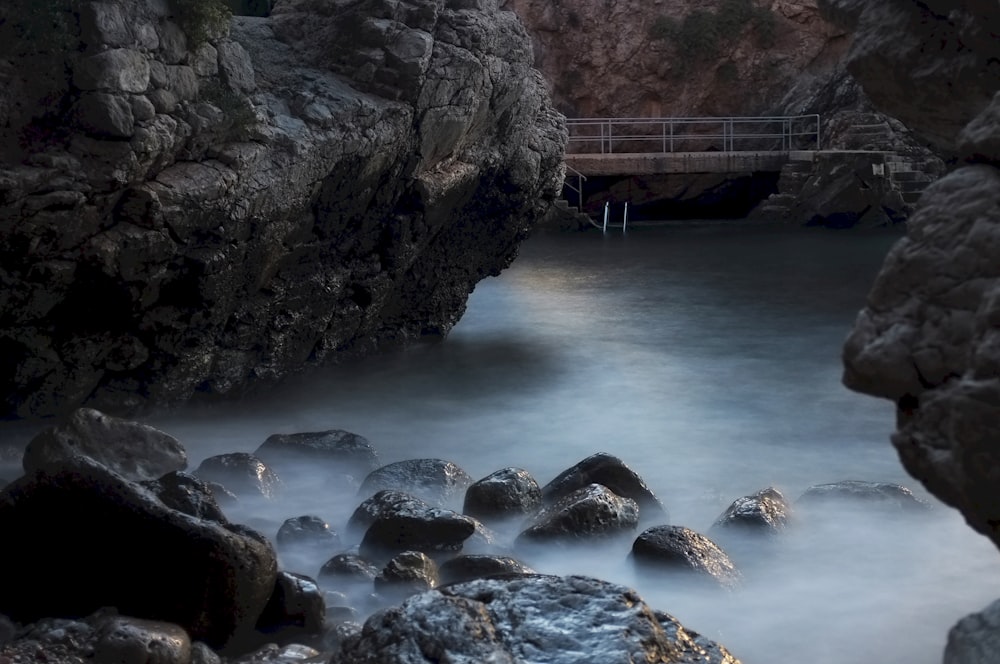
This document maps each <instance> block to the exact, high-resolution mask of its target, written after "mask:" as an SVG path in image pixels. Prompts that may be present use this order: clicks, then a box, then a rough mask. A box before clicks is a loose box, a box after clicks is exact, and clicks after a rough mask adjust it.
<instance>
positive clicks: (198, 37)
mask: <svg viewBox="0 0 1000 664" xmlns="http://www.w3.org/2000/svg"><path fill="white" fill-rule="evenodd" d="M170 7H171V9H172V11H173V13H174V20H175V21H177V24H178V25H179V26H180V27H181V30H183V31H184V34H186V35H187V36H188V39H189V40H190V41H191V46H200V45H201V44H204V43H205V42H207V41H208V40H209V39H210V38H211V37H213V36H215V35H217V34H220V33H222V32H224V31H225V29H226V26H227V25H228V24H229V19H230V18H231V17H232V12H231V11H230V10H229V6H228V5H226V3H225V2H223V1H222V0H170Z"/></svg>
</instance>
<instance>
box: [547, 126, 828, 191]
mask: <svg viewBox="0 0 1000 664" xmlns="http://www.w3.org/2000/svg"><path fill="white" fill-rule="evenodd" d="M566 124H567V128H568V130H569V144H568V145H567V150H566V165H567V166H568V167H569V168H570V172H571V173H573V174H577V175H583V176H595V175H612V176H613V175H653V174H672V173H746V172H759V171H780V170H781V167H782V166H783V165H784V164H785V163H787V162H788V161H799V160H802V161H810V160H811V159H812V155H813V153H814V152H815V151H818V150H820V118H819V115H815V114H813V115H794V116H759V117H704V118H693V117H684V118H573V119H568V120H567V121H566Z"/></svg>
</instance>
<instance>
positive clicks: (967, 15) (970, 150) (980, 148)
mask: <svg viewBox="0 0 1000 664" xmlns="http://www.w3.org/2000/svg"><path fill="white" fill-rule="evenodd" d="M823 4H824V6H825V8H826V9H827V11H829V12H830V14H831V15H834V16H836V17H838V18H841V19H842V20H845V21H846V22H850V23H851V24H852V25H853V27H854V30H855V31H856V41H855V44H854V46H853V48H852V51H851V55H850V61H849V67H850V68H851V69H852V71H855V73H856V75H857V76H858V77H859V79H860V80H861V82H862V83H863V84H864V85H865V87H866V89H867V90H868V92H869V94H870V95H871V96H872V98H873V99H875V100H876V101H878V103H880V104H881V105H882V106H883V108H884V109H885V110H888V111H890V112H892V113H898V114H899V117H900V118H902V119H903V120H905V121H906V122H907V123H909V124H911V126H912V127H913V128H914V129H915V130H916V131H918V132H920V133H921V134H922V135H923V136H924V137H925V138H926V139H927V140H928V141H930V142H932V143H933V144H934V145H936V146H938V147H939V148H941V149H943V150H947V151H950V152H952V153H953V154H954V155H956V156H957V157H958V158H968V159H970V160H972V161H981V162H984V163H980V164H975V165H969V166H964V167H961V168H958V169H957V170H955V171H953V172H952V173H950V174H948V175H946V176H945V177H944V178H942V179H941V180H939V181H938V182H936V183H935V184H934V185H932V186H931V187H930V188H928V189H927V190H926V191H925V192H924V195H923V197H922V199H921V200H920V202H919V203H918V208H917V211H916V213H915V215H914V216H913V217H912V219H911V220H910V222H909V225H908V234H907V237H906V238H904V239H903V240H901V241H900V242H899V243H898V244H897V245H896V246H895V247H894V248H893V249H892V251H891V252H890V254H889V256H888V257H887V258H886V261H885V264H884V265H883V267H882V271H881V272H880V274H879V276H878V278H877V280H876V283H875V284H874V286H873V288H872V290H871V292H870V293H869V295H868V302H867V306H866V308H865V309H864V310H863V311H862V312H861V313H860V314H859V316H858V319H857V321H856V323H855V326H854V330H853V332H852V333H851V335H850V337H849V338H848V340H847V342H846V344H845V346H844V382H845V384H847V386H848V387H851V388H853V389H855V390H858V391H862V392H866V393H869V394H873V395H876V396H881V397H885V398H888V399H892V400H893V401H895V402H896V403H897V406H898V412H899V420H898V426H897V432H896V434H895V435H894V436H893V444H894V445H895V446H896V449H897V450H898V452H899V455H900V458H901V460H902V461H903V464H904V465H905V466H906V468H907V470H908V471H909V472H910V473H911V474H912V475H914V476H915V477H917V478H918V479H920V480H921V481H922V482H923V483H924V484H925V485H926V486H927V487H928V488H929V489H930V490H931V491H932V492H933V493H934V494H935V495H937V496H938V497H939V498H941V499H942V500H944V501H945V502H946V503H948V504H951V505H953V506H955V507H957V508H959V509H960V510H961V511H962V513H963V514H964V515H965V518H966V520H967V521H968V522H969V523H970V524H971V525H972V526H973V527H974V528H975V529H976V530H978V531H979V532H981V533H983V534H985V535H987V536H989V537H990V538H992V540H993V541H994V543H996V544H998V545H1000V500H998V499H997V498H998V494H997V487H998V486H1000V484H998V480H1000V470H998V469H1000V444H998V443H1000V441H998V437H997V428H996V422H997V421H998V418H1000V370H998V369H1000V342H998V340H1000V336H998V334H997V329H998V326H1000V315H998V313H997V312H998V311H1000V170H998V169H997V164H998V161H997V156H998V155H996V154H995V153H992V148H991V146H992V145H996V141H997V140H998V138H1000V122H997V121H996V118H997V114H996V112H995V107H994V106H993V105H992V104H991V100H992V99H993V97H994V93H995V92H996V90H997V89H998V88H1000V65H998V64H997V63H996V59H995V55H996V42H995V37H993V38H992V39H985V41H984V35H989V34H993V35H995V34H997V32H998V31H1000V8H998V7H997V6H996V4H995V3H994V4H992V5H989V3H982V2H973V1H971V0H968V1H965V2H949V3H944V2H927V3H922V4H917V3H913V2H907V1H904V0H894V1H891V2H882V3H860V2H854V1H849V0H825V2H824V3H823ZM945 5H947V7H946V6H945ZM959 42H961V44H963V46H959ZM921 45H924V47H922V46H921ZM973 69H974V70H975V72H976V73H975V75H973V73H972V72H973Z"/></svg>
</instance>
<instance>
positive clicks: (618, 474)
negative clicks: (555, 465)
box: [542, 452, 666, 519]
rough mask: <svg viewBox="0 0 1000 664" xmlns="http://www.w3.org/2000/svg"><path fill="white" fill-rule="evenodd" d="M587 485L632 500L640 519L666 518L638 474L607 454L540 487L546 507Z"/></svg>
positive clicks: (582, 462)
mask: <svg viewBox="0 0 1000 664" xmlns="http://www.w3.org/2000/svg"><path fill="white" fill-rule="evenodd" d="M588 484H602V485H604V486H606V487H608V488H609V489H610V490H611V491H613V492H614V493H616V494H618V495H619V496H623V497H625V498H631V499H632V500H634V501H635V502H636V503H637V504H638V505H639V509H640V510H641V517H642V518H643V519H662V518H664V517H666V510H665V509H664V508H663V504H662V503H660V501H659V499H658V498H657V497H656V496H655V495H654V494H653V492H652V491H650V489H649V487H648V486H646V483H645V482H644V481H643V479H642V478H641V477H639V474H638V473H636V472H635V471H634V470H632V469H631V468H629V467H628V465H626V464H625V462H624V461H622V460H621V459H619V458H618V457H616V456H613V455H611V454H607V453H606V452H598V453H597V454H592V455H590V456H589V457H587V458H586V459H584V460H582V461H580V462H579V463H577V464H576V465H574V466H573V467H571V468H567V469H566V470H564V471H563V472H562V473H560V474H559V475H558V476H556V477H555V478H554V479H553V480H552V481H551V482H549V483H548V484H546V485H545V486H544V487H542V499H543V500H544V501H545V502H546V503H547V504H552V503H554V502H555V501H557V500H559V499H560V498H562V497H563V496H566V495H567V494H569V493H571V492H573V491H576V490H577V489H580V488H582V487H585V486H587V485H588Z"/></svg>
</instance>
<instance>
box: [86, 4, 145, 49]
mask: <svg viewBox="0 0 1000 664" xmlns="http://www.w3.org/2000/svg"><path fill="white" fill-rule="evenodd" d="M80 39H81V40H83V42H84V43H85V44H87V45H98V44H100V45H105V46H109V47H111V48H120V47H126V46H131V45H132V43H133V41H134V36H133V34H132V30H131V26H130V25H129V24H128V22H127V21H126V18H125V16H124V15H123V14H122V11H121V6H120V5H118V4H116V3H113V2H88V3H85V4H83V5H81V6H80Z"/></svg>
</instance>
